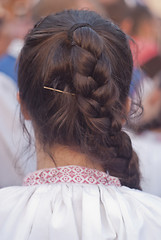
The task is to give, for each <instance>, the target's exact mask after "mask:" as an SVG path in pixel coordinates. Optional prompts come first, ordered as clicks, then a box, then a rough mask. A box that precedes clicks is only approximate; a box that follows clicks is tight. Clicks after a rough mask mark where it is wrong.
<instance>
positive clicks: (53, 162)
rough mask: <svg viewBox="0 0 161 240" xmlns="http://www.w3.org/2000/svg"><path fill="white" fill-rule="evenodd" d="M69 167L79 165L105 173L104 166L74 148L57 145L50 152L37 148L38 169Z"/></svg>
mask: <svg viewBox="0 0 161 240" xmlns="http://www.w3.org/2000/svg"><path fill="white" fill-rule="evenodd" d="M68 165H77V166H82V167H88V168H92V169H97V170H100V171H104V170H103V168H102V166H101V165H100V164H98V163H94V162H93V161H91V160H89V158H88V156H87V155H85V154H83V153H80V152H79V151H77V150H75V149H74V148H71V147H68V146H63V145H55V146H54V147H52V148H50V150H49V151H47V152H44V151H43V150H42V148H40V147H38V146H37V168H38V170H39V169H44V168H53V167H61V166H68Z"/></svg>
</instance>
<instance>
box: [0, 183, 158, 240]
mask: <svg viewBox="0 0 161 240" xmlns="http://www.w3.org/2000/svg"><path fill="white" fill-rule="evenodd" d="M0 216H1V218H0V235H1V236H6V235H7V237H8V238H4V239H16V238H13V236H14V234H15V236H16V234H17V232H18V231H19V232H20V234H21V235H20V236H23V237H21V239H22V240H23V239H26V238H25V237H26V236H27V235H28V234H29V232H30V231H31V235H32V234H33V236H34V237H35V236H36V239H37V237H40V236H43V239H49V238H47V237H46V236H47V232H46V231H47V229H48V230H50V231H51V232H53V234H56V236H57V238H56V239H70V237H71V238H72V237H73V236H74V238H73V239H80V236H81V234H82V231H83V233H85V234H87V236H88V237H86V238H83V239H85V240H86V239H88V240H89V239H92V240H96V239H97V240H98V239H100V240H103V239H107V237H111V238H109V239H115V238H117V236H119V239H121V240H122V239H123V240H126V239H130V240H136V239H137V240H138V239H139V240H142V239H146V240H151V239H155V240H159V239H160V234H161V199H160V198H159V197H156V196H153V195H150V194H147V193H144V192H141V191H139V190H134V189H129V188H127V187H114V186H109V187H106V186H103V185H101V184H100V185H88V184H86V185H85V184H83V185H82V184H62V183H61V184H49V185H47V184H46V185H45V184H44V185H37V186H28V187H9V188H5V189H2V190H0ZM4 219H5V221H4ZM44 219H45V221H44ZM42 221H43V224H42ZM24 225H25V229H24ZM8 226H12V227H11V231H10V232H11V233H9V232H8V231H7V232H6V231H5V230H4V229H7V227H8ZM17 226H22V228H21V227H20V228H19V229H17ZM31 229H37V232H36V235H34V234H35V233H34V231H33V232H32V230H31ZM38 229H39V232H38ZM62 229H63V231H62ZM92 229H94V230H92ZM102 232H103V233H102ZM40 233H41V234H40ZM9 234H12V235H9ZM9 237H11V238H9ZM31 239H32V238H31ZM33 239H34V238H33Z"/></svg>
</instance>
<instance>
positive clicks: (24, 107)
mask: <svg viewBox="0 0 161 240" xmlns="http://www.w3.org/2000/svg"><path fill="white" fill-rule="evenodd" d="M17 101H18V102H19V104H20V108H21V113H22V115H23V116H24V118H25V120H31V117H30V114H29V112H28V111H27V109H26V106H25V104H24V103H22V101H21V98H20V94H19V92H18V93H17Z"/></svg>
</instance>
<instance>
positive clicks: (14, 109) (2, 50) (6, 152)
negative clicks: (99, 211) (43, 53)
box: [0, 0, 36, 187]
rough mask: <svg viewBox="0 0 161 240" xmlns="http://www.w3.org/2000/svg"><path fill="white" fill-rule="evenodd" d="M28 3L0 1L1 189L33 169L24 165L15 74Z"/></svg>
mask: <svg viewBox="0 0 161 240" xmlns="http://www.w3.org/2000/svg"><path fill="white" fill-rule="evenodd" d="M31 2H32V1H30V0H26V1H21V0H1V2H0V19H1V21H0V23H1V24H0V187H5V186H10V185H15V184H16V185H20V184H21V183H22V179H23V177H24V175H25V174H26V173H27V172H28V171H31V169H32V170H33V169H35V168H36V166H35V165H34V164H32V166H30V167H29V164H28V165H26V164H25V166H23V165H24V163H23V159H26V158H28V157H29V155H28V156H27V155H26V154H25V152H24V147H25V146H26V143H27V142H26V140H25V139H24V137H23V134H22V130H21V126H20V119H19V107H18V102H17V72H16V60H17V57H18V55H19V52H20V50H21V48H22V46H23V38H24V36H25V35H26V33H27V32H28V30H29V29H30V28H31V27H32V25H33V24H32V20H31V13H30V9H31ZM22 155H23V156H22ZM20 159H21V161H20Z"/></svg>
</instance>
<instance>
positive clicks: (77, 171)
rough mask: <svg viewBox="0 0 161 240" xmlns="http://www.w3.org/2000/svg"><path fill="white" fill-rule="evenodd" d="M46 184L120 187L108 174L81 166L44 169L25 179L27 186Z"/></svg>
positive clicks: (116, 179)
mask: <svg viewBox="0 0 161 240" xmlns="http://www.w3.org/2000/svg"><path fill="white" fill-rule="evenodd" d="M46 183H86V184H103V185H105V186H111V185H112V186H117V187H120V186H121V184H120V181H119V179H118V178H116V177H112V176H110V175H109V174H108V173H105V172H101V171H98V170H95V169H90V168H86V167H80V166H65V167H57V168H50V169H43V170H39V171H36V172H34V173H31V174H29V175H28V176H27V177H26V178H25V179H24V185H25V186H32V185H37V184H46Z"/></svg>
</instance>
